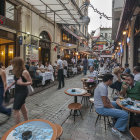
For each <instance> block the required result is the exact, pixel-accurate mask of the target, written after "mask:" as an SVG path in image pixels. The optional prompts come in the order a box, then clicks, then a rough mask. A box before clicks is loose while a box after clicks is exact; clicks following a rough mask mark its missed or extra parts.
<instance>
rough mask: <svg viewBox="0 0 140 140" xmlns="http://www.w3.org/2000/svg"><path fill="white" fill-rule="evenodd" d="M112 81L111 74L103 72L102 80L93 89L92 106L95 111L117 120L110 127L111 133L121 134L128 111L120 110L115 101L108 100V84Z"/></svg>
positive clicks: (125, 123)
mask: <svg viewBox="0 0 140 140" xmlns="http://www.w3.org/2000/svg"><path fill="white" fill-rule="evenodd" d="M112 82H113V75H111V74H105V75H104V76H103V82H102V83H100V84H99V85H98V86H97V87H96V89H95V91H94V106H95V110H96V112H97V113H99V114H101V115H106V116H111V117H113V118H116V119H117V121H116V123H115V125H114V127H113V128H112V133H114V134H115V135H118V136H122V135H121V133H120V131H125V129H126V126H127V122H128V113H127V112H126V111H123V110H120V108H119V106H118V105H117V104H116V102H110V100H109V98H108V86H110V85H111V84H112Z"/></svg>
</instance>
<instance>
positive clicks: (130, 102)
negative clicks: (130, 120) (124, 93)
mask: <svg viewBox="0 0 140 140" xmlns="http://www.w3.org/2000/svg"><path fill="white" fill-rule="evenodd" d="M126 103H127V104H128V105H134V103H133V102H132V101H127V102H126Z"/></svg>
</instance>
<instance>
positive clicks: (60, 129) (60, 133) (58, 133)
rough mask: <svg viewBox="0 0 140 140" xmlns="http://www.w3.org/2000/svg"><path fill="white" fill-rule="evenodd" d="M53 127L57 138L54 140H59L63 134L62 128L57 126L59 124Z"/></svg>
mask: <svg viewBox="0 0 140 140" xmlns="http://www.w3.org/2000/svg"><path fill="white" fill-rule="evenodd" d="M54 125H55V127H56V130H57V137H56V139H59V140H60V137H61V135H62V133H63V128H62V127H61V126H60V125H59V124H54Z"/></svg>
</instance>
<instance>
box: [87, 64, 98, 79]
mask: <svg viewBox="0 0 140 140" xmlns="http://www.w3.org/2000/svg"><path fill="white" fill-rule="evenodd" d="M89 71H90V75H89V76H88V77H91V78H92V77H93V78H94V77H96V78H97V76H98V72H97V71H96V70H94V68H93V67H92V66H91V67H90V69H89Z"/></svg>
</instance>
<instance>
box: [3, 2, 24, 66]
mask: <svg viewBox="0 0 140 140" xmlns="http://www.w3.org/2000/svg"><path fill="white" fill-rule="evenodd" d="M20 10H21V7H20V6H19V4H18V3H17V2H15V1H12V0H0V62H2V63H3V65H4V66H6V67H7V66H8V65H9V64H10V60H12V59H13V57H14V56H19V55H20V52H19V51H20V47H19V43H18V31H19V29H20V16H21V15H20V13H21V12H20Z"/></svg>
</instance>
